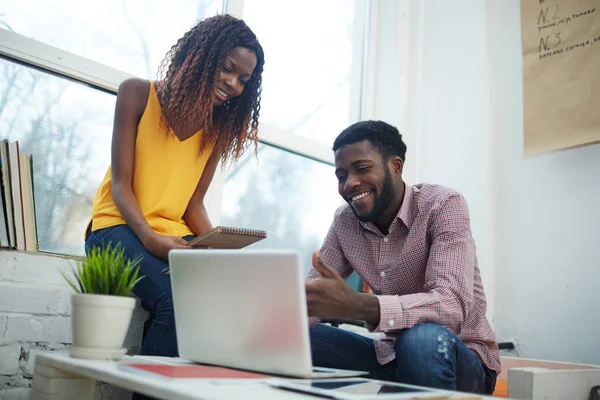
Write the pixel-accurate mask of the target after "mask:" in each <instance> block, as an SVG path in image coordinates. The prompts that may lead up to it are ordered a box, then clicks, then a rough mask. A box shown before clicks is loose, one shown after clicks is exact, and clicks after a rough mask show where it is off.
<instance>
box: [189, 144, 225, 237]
mask: <svg viewBox="0 0 600 400" xmlns="http://www.w3.org/2000/svg"><path fill="white" fill-rule="evenodd" d="M219 159H220V154H219V152H218V151H216V150H213V152H212V154H211V155H210V157H209V158H208V161H207V162H206V166H205V167H204V171H203V172H202V176H201V177H200V181H199V182H198V186H196V190H194V194H193V195H192V198H191V199H190V202H189V203H188V206H187V208H186V210H185V213H184V214H183V219H184V220H185V222H186V223H187V224H188V226H189V227H190V229H191V230H192V232H194V234H195V235H201V234H203V233H205V232H208V231H209V230H211V229H212V225H211V223H210V219H209V218H208V213H207V212H206V207H204V196H205V195H206V191H207V190H208V187H209V186H210V183H211V182H212V179H213V177H214V175H215V171H216V169H217V165H218V163H219Z"/></svg>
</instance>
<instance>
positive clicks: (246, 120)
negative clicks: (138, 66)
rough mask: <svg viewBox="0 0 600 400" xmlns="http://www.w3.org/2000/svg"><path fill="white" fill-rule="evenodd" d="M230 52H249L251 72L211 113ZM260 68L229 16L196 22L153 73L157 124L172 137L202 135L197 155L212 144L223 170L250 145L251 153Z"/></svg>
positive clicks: (242, 28) (240, 24)
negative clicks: (155, 75)
mask: <svg viewBox="0 0 600 400" xmlns="http://www.w3.org/2000/svg"><path fill="white" fill-rule="evenodd" d="M235 47H244V48H247V49H249V50H252V51H253V52H254V53H255V54H256V60H257V62H256V67H255V68H254V72H253V73H252V76H251V77H250V79H249V80H248V81H247V82H246V84H245V86H244V91H243V92H242V94H241V95H240V96H238V97H235V98H233V99H231V100H229V101H228V102H227V103H226V104H224V105H222V106H218V107H215V106H214V92H215V89H216V88H215V82H216V80H217V79H218V77H219V74H220V71H221V69H222V68H223V64H224V62H225V58H226V57H227V53H228V51H229V50H231V49H233V48H235ZM263 65H264V53H263V49H262V47H261V45H260V43H259V42H258V40H257V38H256V35H255V34H254V33H253V32H252V31H251V30H250V28H249V27H248V26H247V25H246V23H245V22H244V21H242V20H240V19H237V18H234V17H232V16H230V15H217V16H215V17H211V18H207V19H205V20H202V21H200V22H199V23H198V24H196V25H195V26H194V27H193V28H192V29H191V30H190V31H188V32H187V33H186V34H185V35H184V36H183V37H182V38H181V39H179V40H178V41H177V44H175V45H174V46H173V47H171V50H169V52H168V53H167V55H166V57H165V59H164V60H163V62H162V64H161V66H160V68H159V72H158V79H157V80H158V81H159V82H158V85H157V95H158V99H159V102H160V105H161V108H162V112H163V116H164V119H163V123H165V124H166V127H167V129H168V128H170V129H171V130H172V131H173V132H182V131H185V130H187V131H189V130H190V129H193V131H194V132H196V131H198V130H201V129H202V130H203V137H202V141H201V150H205V149H207V148H209V146H212V145H213V144H214V149H215V151H219V152H221V161H223V163H224V164H225V163H227V162H229V161H232V160H237V159H239V158H240V156H241V155H242V154H243V153H244V151H245V150H246V148H247V147H248V145H249V144H250V143H254V145H255V151H256V142H257V133H258V117H259V112H260V98H261V90H262V89H261V83H262V72H263Z"/></svg>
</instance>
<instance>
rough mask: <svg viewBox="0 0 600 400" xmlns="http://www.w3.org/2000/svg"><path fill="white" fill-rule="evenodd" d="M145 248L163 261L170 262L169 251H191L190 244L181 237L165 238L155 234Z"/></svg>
mask: <svg viewBox="0 0 600 400" xmlns="http://www.w3.org/2000/svg"><path fill="white" fill-rule="evenodd" d="M143 243H144V247H145V248H146V250H148V251H149V252H150V253H152V254H154V255H155V256H156V257H159V258H162V259H163V260H166V261H168V260H169V251H170V250H173V249H189V248H190V246H189V245H188V242H187V241H186V240H185V239H183V238H181V237H179V236H165V235H161V234H158V233H154V234H153V235H151V236H149V237H148V239H146V240H145V241H144V242H143Z"/></svg>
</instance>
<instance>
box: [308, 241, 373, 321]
mask: <svg viewBox="0 0 600 400" xmlns="http://www.w3.org/2000/svg"><path fill="white" fill-rule="evenodd" d="M312 261H313V267H314V268H315V269H316V270H317V271H319V273H320V274H321V275H322V278H318V279H314V280H312V281H309V282H306V283H305V287H306V302H307V304H308V316H309V317H317V318H320V319H327V318H343V319H350V320H358V321H366V322H367V323H369V324H372V325H374V326H377V325H378V324H379V300H378V299H377V297H375V296H373V295H370V294H365V293H359V292H356V291H354V290H352V289H351V288H350V286H348V284H347V283H346V282H345V281H344V279H342V277H341V276H340V274H338V273H337V271H336V270H334V269H333V268H330V267H328V266H326V265H325V264H323V263H322V262H321V258H320V257H319V252H318V251H315V252H314V253H313V260H312Z"/></svg>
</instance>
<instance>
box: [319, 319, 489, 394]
mask: <svg viewBox="0 0 600 400" xmlns="http://www.w3.org/2000/svg"><path fill="white" fill-rule="evenodd" d="M310 341H311V350H312V359H313V365H315V366H319V367H329V368H341V369H350V370H358V371H367V372H369V376H368V377H369V378H372V379H379V380H385V381H393V382H401V383H406V384H411V385H418V386H426V387H432V388H438V389H447V390H458V391H461V392H471V393H479V394H491V393H492V392H493V391H494V387H495V385H496V372H494V371H491V370H489V369H487V368H485V367H484V366H483V364H482V363H481V361H480V360H479V358H478V357H477V356H476V355H475V353H474V352H473V351H471V350H470V349H468V348H467V347H466V346H465V344H464V343H463V342H462V341H461V340H460V339H459V338H458V336H456V335H455V334H453V333H452V332H450V331H449V330H448V329H446V328H444V327H442V326H440V325H437V324H431V323H426V324H421V325H416V326H414V327H413V328H411V329H405V330H404V331H402V332H401V333H400V335H399V336H398V338H397V339H396V343H395V345H394V349H395V352H396V359H395V360H394V361H391V362H389V363H387V364H385V365H381V364H379V362H378V361H377V358H376V356H375V346H374V343H373V340H372V339H370V338H367V337H364V336H362V335H359V334H357V333H354V332H349V331H346V330H343V329H339V328H334V327H332V326H329V325H325V324H319V325H317V326H315V327H314V328H312V329H311V330H310Z"/></svg>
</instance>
